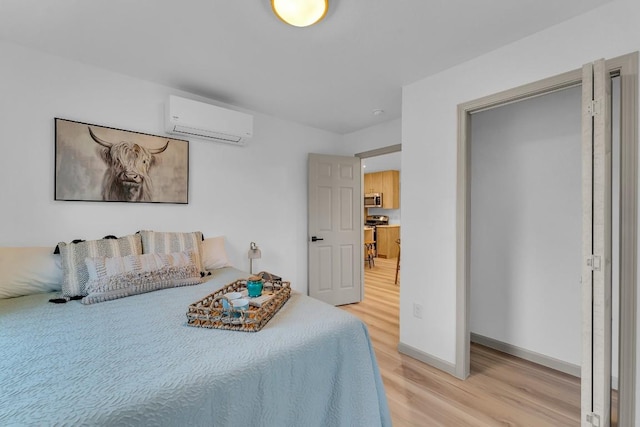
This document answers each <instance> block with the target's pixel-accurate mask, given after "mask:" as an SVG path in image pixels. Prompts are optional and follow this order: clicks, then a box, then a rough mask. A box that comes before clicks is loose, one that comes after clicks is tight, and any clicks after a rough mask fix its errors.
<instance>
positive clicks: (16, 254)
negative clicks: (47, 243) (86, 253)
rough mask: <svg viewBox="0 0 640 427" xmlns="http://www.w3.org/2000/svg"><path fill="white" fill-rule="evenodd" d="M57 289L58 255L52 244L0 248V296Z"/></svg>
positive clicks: (8, 296)
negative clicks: (54, 252) (55, 253)
mask: <svg viewBox="0 0 640 427" xmlns="http://www.w3.org/2000/svg"><path fill="white" fill-rule="evenodd" d="M61 288H62V267H61V265H60V256H59V255H54V254H53V248H52V247H19V248H8V247H5V248H3V247H0V299H3V298H13V297H19V296H22V295H31V294H40V293H46V292H54V291H60V289H61Z"/></svg>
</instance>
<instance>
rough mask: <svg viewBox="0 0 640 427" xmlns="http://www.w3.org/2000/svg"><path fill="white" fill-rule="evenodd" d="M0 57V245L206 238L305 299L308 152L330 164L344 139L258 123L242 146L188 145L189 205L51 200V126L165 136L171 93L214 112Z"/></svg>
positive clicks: (35, 59) (21, 52)
mask: <svg viewBox="0 0 640 427" xmlns="http://www.w3.org/2000/svg"><path fill="white" fill-rule="evenodd" d="M0 56H1V57H2V67H1V68H0V94H2V96H0V117H2V126H1V127H0V147H2V155H0V200H2V210H1V212H2V213H1V214H0V215H1V216H2V221H0V245H3V246H30V245H43V246H44V245H49V246H55V245H56V244H57V243H58V242H59V241H70V240H72V239H76V238H84V239H94V238H100V237H103V236H104V235H106V234H115V235H124V234H128V233H133V232H135V231H137V230H140V229H154V230H167V231H192V230H201V231H202V232H203V233H204V234H205V236H210V237H212V236H215V235H222V234H224V235H226V237H227V251H228V253H229V255H230V257H231V261H232V262H233V264H234V265H235V266H236V267H238V268H241V269H245V270H248V268H249V265H248V260H247V258H246V256H247V255H246V254H247V250H248V249H249V243H250V242H251V241H255V242H257V243H258V245H259V246H260V248H261V249H262V259H261V260H259V261H256V262H255V265H254V269H256V270H257V271H259V270H262V269H264V270H269V271H272V272H274V273H276V274H279V275H281V276H283V277H284V278H285V279H289V280H291V282H292V287H293V288H295V289H298V290H300V291H302V292H306V290H307V242H306V236H307V208H306V203H307V153H309V152H319V153H335V152H336V151H338V150H339V149H340V145H341V144H340V143H341V142H342V137H341V136H340V135H336V134H332V133H330V132H325V131H321V130H318V129H313V128H310V127H306V126H302V125H298V124H295V123H292V122H287V121H283V120H279V119H276V118H274V117H270V116H266V115H263V114H257V113H256V114H255V122H254V123H255V124H254V134H255V137H254V138H253V139H252V140H251V141H250V142H249V144H248V146H246V147H235V146H230V145H226V144H220V143H214V142H206V141H202V140H197V139H193V140H191V143H190V144H189V148H190V152H189V155H190V165H189V168H190V170H189V175H190V176H189V204H188V205H169V204H162V205H158V204H131V203H130V204H127V203H102V202H67V201H54V200H53V196H54V195H53V192H54V121H53V119H54V117H61V118H66V119H71V120H78V121H82V122H88V123H95V124H99V125H106V126H111V127H116V128H121V129H127V130H133V131H140V132H146V133H151V134H156V135H163V134H164V131H163V129H164V126H163V108H164V100H165V97H166V96H167V95H168V94H178V95H181V96H185V97H189V98H192V99H199V100H201V101H209V102H211V103H216V102H215V101H211V100H205V99H202V98H197V97H195V96H193V95H190V94H186V93H180V92H179V91H176V90H173V89H171V88H168V87H164V86H160V85H157V84H153V83H150V82H146V81H142V80H138V79H134V78H130V77H127V76H124V75H120V74H115V73H112V72H109V71H106V70H102V69H99V68H95V67H90V66H86V65H82V64H80V63H77V62H71V61H67V60H65V59H62V58H59V57H54V56H50V55H46V54H41V53H39V52H36V51H33V50H27V49H24V48H22V47H18V46H16V45H13V44H8V43H6V42H0ZM218 105H220V104H218ZM222 106H224V105H222Z"/></svg>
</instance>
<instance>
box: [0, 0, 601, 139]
mask: <svg viewBox="0 0 640 427" xmlns="http://www.w3.org/2000/svg"><path fill="white" fill-rule="evenodd" d="M609 1H612V0H330V1H329V4H330V9H329V13H328V14H327V16H326V18H325V20H324V21H322V22H321V23H320V24H318V25H316V26H313V27H309V28H296V27H290V26H287V25H285V24H283V23H282V22H281V21H279V20H278V19H277V18H276V17H275V16H274V15H273V14H272V13H271V10H270V2H269V1H268V0H261V1H256V0H182V1H177V0H55V1H50V0H0V39H5V40H8V41H11V42H14V43H17V44H21V45H24V46H27V47H31V48H35V49H38V50H41V51H45V52H49V53H52V54H55V55H60V56H63V57H67V58H70V59H74V60H77V61H80V62H83V63H87V64H92V65H96V66H99V67H103V68H106V69H110V70H113V71H116V72H119V73H123V74H127V75H131V76H134V77H139V78H142V79H146V80H150V81H154V82H158V83H161V84H165V85H168V86H171V87H175V88H177V89H182V90H185V91H188V92H192V93H195V94H198V95H202V96H205V97H208V98H211V99H215V100H217V101H220V102H223V103H228V104H232V105H236V106H238V107H243V108H248V109H251V110H255V111H260V112H263V113H267V114H271V115H274V116H278V117H281V118H285V119H289V120H293V121H296V122H300V123H304V124H307V125H310V126H314V127H317V128H321V129H326V130H330V131H333V132H337V133H348V132H352V131H354V130H358V129H362V128H365V127H368V126H371V125H374V124H377V123H379V122H381V121H386V120H391V119H396V118H398V117H400V113H401V97H402V86H403V85H406V84H408V83H412V82H414V81H416V80H419V79H421V78H423V77H426V76H428V75H431V74H434V73H436V72H439V71H442V70H444V69H446V68H449V67H451V66H453V65H455V64H458V63H461V62H464V61H466V60H469V59H471V58H474V57H476V56H479V55H481V54H483V53H486V52H488V51H491V50H493V49H496V48H498V47H500V46H503V45H506V44H508V43H511V42H513V41H515V40H518V39H520V38H523V37H525V36H527V35H529V34H533V33H535V32H537V31H540V30H541V29H544V28H547V27H549V26H552V25H554V24H557V23H559V22H561V21H564V20H566V19H569V18H570V17H572V16H575V15H579V14H581V13H584V12H585V11H587V10H590V9H593V8H594V7H597V6H599V5H601V4H604V3H608V2H609ZM374 109H383V110H384V111H385V114H382V115H379V116H374V115H373V114H372V111H373V110H374Z"/></svg>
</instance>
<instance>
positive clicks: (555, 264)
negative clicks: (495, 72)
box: [470, 87, 582, 366]
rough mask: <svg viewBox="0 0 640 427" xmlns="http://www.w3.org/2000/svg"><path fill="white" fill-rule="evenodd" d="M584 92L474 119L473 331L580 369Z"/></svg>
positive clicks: (567, 92) (547, 97)
mask: <svg viewBox="0 0 640 427" xmlns="http://www.w3.org/2000/svg"><path fill="white" fill-rule="evenodd" d="M581 97H582V91H581V88H580V87H574V88H570V89H566V90H563V91H560V92H555V93H552V94H548V95H545V96H541V97H537V98H533V99H529V100H526V101H522V102H518V103H515V104H509V105H506V106H503V107H499V108H495V109H492V110H487V111H483V112H480V113H477V114H474V115H473V116H472V119H471V212H472V214H471V236H470V243H471V253H470V258H471V259H470V262H471V264H470V268H471V301H470V306H471V321H470V329H471V332H473V333H476V334H479V335H482V336H485V337H489V338H493V339H495V340H498V341H501V342H503V343H508V344H511V345H515V346H518V347H520V348H523V349H526V350H529V351H532V352H536V353H539V354H543V355H545V356H549V357H552V358H554V359H557V360H561V361H563V362H566V363H569V364H572V365H575V366H580V363H581V359H582V358H581V354H582V347H581V336H582V326H581V325H582V288H581V284H580V276H581V273H582V268H581V265H582V263H581V260H582V154H581V136H582V132H581V118H582V116H581V102H582V100H581Z"/></svg>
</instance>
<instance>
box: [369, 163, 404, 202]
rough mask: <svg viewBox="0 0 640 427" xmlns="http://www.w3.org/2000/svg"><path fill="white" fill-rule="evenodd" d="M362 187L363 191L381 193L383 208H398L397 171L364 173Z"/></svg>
mask: <svg viewBox="0 0 640 427" xmlns="http://www.w3.org/2000/svg"><path fill="white" fill-rule="evenodd" d="M363 188H364V192H365V193H382V208H383V209H400V172H399V171H397V170H388V171H381V172H372V173H365V174H364V187H363Z"/></svg>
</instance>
